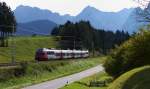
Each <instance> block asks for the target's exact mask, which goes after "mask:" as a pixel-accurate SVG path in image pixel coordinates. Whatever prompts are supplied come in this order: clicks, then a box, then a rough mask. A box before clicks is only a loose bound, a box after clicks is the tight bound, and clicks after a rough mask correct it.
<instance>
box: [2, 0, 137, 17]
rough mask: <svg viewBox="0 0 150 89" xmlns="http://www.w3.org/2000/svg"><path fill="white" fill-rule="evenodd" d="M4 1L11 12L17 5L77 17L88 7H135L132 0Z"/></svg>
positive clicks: (109, 8) (115, 9) (106, 8)
mask: <svg viewBox="0 0 150 89" xmlns="http://www.w3.org/2000/svg"><path fill="white" fill-rule="evenodd" d="M0 1H5V2H6V3H7V4H8V5H9V6H10V7H11V8H12V9H13V10H14V9H15V8H16V7H17V6H18V5H27V6H32V7H39V8H42V9H49V10H51V11H53V12H58V13H60V14H71V15H77V14H78V13H79V12H81V10H83V8H85V7H86V6H88V5H90V6H93V7H95V8H97V9H99V10H102V11H107V12H110V11H119V10H121V9H123V8H131V7H135V6H137V4H136V3H135V2H133V0H0Z"/></svg>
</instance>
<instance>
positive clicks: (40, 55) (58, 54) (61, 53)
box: [35, 48, 89, 61]
mask: <svg viewBox="0 0 150 89" xmlns="http://www.w3.org/2000/svg"><path fill="white" fill-rule="evenodd" d="M87 57H89V51H88V50H57V49H48V48H42V49H38V50H37V51H36V55H35V60H38V61H48V60H51V59H71V58H87Z"/></svg>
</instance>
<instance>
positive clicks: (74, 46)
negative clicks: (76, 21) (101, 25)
mask: <svg viewBox="0 0 150 89" xmlns="http://www.w3.org/2000/svg"><path fill="white" fill-rule="evenodd" d="M75 48H76V41H75V36H74V39H73V49H75Z"/></svg>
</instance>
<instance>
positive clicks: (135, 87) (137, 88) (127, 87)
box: [108, 66, 150, 89]
mask: <svg viewBox="0 0 150 89" xmlns="http://www.w3.org/2000/svg"><path fill="white" fill-rule="evenodd" d="M149 77H150V66H144V67H140V68H136V69H133V70H131V71H129V72H127V73H125V74H123V75H121V76H120V77H119V78H117V79H116V80H115V81H114V82H113V83H112V84H111V85H110V86H109V88H108V89H149V88H150V78H149Z"/></svg>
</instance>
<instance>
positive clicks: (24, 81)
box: [0, 57, 105, 89]
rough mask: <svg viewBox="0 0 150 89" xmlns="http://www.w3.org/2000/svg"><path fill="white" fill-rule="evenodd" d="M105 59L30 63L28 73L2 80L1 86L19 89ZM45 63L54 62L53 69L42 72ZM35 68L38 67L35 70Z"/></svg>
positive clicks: (74, 71)
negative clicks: (61, 63) (60, 63)
mask: <svg viewBox="0 0 150 89" xmlns="http://www.w3.org/2000/svg"><path fill="white" fill-rule="evenodd" d="M104 59H105V57H96V58H88V59H78V60H69V62H68V61H67V64H64V65H62V66H55V63H56V64H57V65H58V62H60V61H49V62H43V63H40V64H30V65H29V66H28V68H27V69H28V70H27V72H28V73H27V74H26V75H25V76H22V77H20V78H13V79H10V80H7V81H3V82H0V86H1V89H6V88H7V89H19V88H20V87H23V86H27V85H31V84H35V83H40V82H43V81H47V80H51V79H55V78H58V77H61V76H65V75H69V74H72V73H76V72H79V71H82V70H85V69H88V68H91V67H93V66H96V65H99V64H100V63H102V62H103V61H104ZM61 62H66V60H65V61H63V60H62V61H61ZM45 63H48V64H54V66H53V67H52V70H51V71H49V70H46V69H47V68H46V69H44V70H42V72H41V71H40V68H41V66H43V67H44V65H45ZM43 64H44V65H43ZM34 65H35V66H34ZM37 65H38V66H37ZM40 65H41V66H40ZM54 67H55V68H54ZM35 68H37V69H36V70H35ZM44 68H45V67H44Z"/></svg>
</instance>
